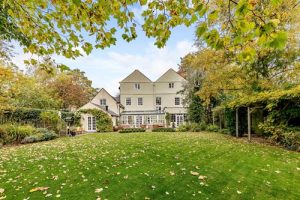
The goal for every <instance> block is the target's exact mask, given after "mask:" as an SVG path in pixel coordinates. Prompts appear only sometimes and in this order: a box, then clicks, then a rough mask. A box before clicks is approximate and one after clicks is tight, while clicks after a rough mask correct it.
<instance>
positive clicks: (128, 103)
mask: <svg viewBox="0 0 300 200" xmlns="http://www.w3.org/2000/svg"><path fill="white" fill-rule="evenodd" d="M126 105H127V106H130V105H131V98H129V97H128V98H126Z"/></svg>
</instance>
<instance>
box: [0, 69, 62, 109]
mask: <svg viewBox="0 0 300 200" xmlns="http://www.w3.org/2000/svg"><path fill="white" fill-rule="evenodd" d="M0 94H1V95H0V96H1V98H0V105H1V106H0V109H8V108H16V107H28V108H42V109H57V108H59V107H60V102H59V101H58V100H57V99H56V98H55V97H54V96H53V95H52V93H51V90H50V89H49V88H48V87H47V86H46V85H43V84H42V83H39V82H37V81H36V79H35V78H34V77H28V76H26V75H25V74H23V73H22V72H20V71H19V70H18V69H17V68H13V67H6V66H0Z"/></svg>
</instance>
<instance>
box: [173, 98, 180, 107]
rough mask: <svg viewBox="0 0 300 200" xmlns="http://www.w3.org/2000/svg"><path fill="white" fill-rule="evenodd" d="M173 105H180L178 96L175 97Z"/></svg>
mask: <svg viewBox="0 0 300 200" xmlns="http://www.w3.org/2000/svg"><path fill="white" fill-rule="evenodd" d="M174 100H175V102H174V103H175V106H179V105H180V97H175V99H174Z"/></svg>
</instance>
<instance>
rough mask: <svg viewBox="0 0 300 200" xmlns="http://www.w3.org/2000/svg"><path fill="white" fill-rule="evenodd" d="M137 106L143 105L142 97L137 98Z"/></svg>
mask: <svg viewBox="0 0 300 200" xmlns="http://www.w3.org/2000/svg"><path fill="white" fill-rule="evenodd" d="M138 105H139V106H141V105H143V98H142V97H139V98H138Z"/></svg>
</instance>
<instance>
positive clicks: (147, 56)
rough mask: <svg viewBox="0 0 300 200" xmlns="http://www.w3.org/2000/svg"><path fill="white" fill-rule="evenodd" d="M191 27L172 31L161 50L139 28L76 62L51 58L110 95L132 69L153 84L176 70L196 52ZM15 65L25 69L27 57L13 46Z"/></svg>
mask: <svg viewBox="0 0 300 200" xmlns="http://www.w3.org/2000/svg"><path fill="white" fill-rule="evenodd" d="M194 30H195V29H194V27H189V28H187V27H184V26H180V27H177V28H175V29H173V30H172V34H171V37H170V39H169V40H168V42H167V44H166V46H165V47H164V48H162V49H159V48H157V47H156V46H155V45H154V42H155V40H154V39H151V38H148V37H146V36H145V33H144V32H143V31H142V30H141V29H140V28H138V29H137V34H138V37H137V39H135V40H134V41H131V42H129V43H128V42H126V41H124V40H122V38H121V37H117V43H116V45H115V46H112V47H110V48H106V49H104V50H102V49H94V50H93V51H92V53H91V54H89V55H84V56H82V57H78V58H76V59H75V60H72V59H67V58H65V57H62V56H54V57H53V58H54V59H55V61H56V62H57V63H59V64H65V65H67V66H68V67H70V68H71V69H75V68H78V69H80V70H81V71H84V72H85V73H86V76H87V77H88V78H89V79H90V80H92V82H93V87H95V88H105V89H106V90H107V91H108V92H110V93H111V94H112V95H116V94H118V91H119V89H118V88H119V82H120V81H121V80H123V79H124V78H125V77H127V76H128V75H129V74H130V73H131V72H133V71H134V70H135V69H138V70H140V71H141V72H142V73H144V74H145V75H146V76H147V77H149V78H150V79H151V80H153V81H155V80H156V79H157V78H159V76H161V75H162V74H163V73H164V72H165V71H167V70H168V69H170V68H173V69H175V70H178V64H179V63H180V58H181V57H184V56H185V55H186V54H188V53H189V52H193V51H196V47H195V46H194V45H193V44H194ZM15 50H16V53H17V54H16V56H15V57H14V59H13V60H14V62H15V64H16V65H17V66H19V67H20V68H21V69H24V68H25V65H24V60H25V59H28V58H29V57H30V55H28V54H24V53H23V51H22V48H20V47H18V46H17V47H16V49H15Z"/></svg>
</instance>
